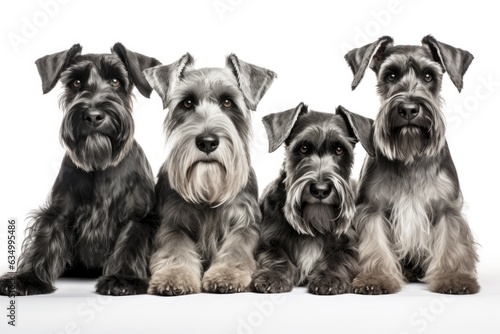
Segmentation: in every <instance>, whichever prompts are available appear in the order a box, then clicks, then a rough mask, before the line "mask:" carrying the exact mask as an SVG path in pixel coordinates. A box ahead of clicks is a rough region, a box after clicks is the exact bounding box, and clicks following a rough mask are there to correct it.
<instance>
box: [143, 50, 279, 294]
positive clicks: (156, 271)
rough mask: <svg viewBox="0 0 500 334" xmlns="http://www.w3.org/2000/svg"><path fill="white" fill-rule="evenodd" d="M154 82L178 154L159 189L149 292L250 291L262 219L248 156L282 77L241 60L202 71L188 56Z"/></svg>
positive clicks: (156, 71) (149, 73) (158, 70)
mask: <svg viewBox="0 0 500 334" xmlns="http://www.w3.org/2000/svg"><path fill="white" fill-rule="evenodd" d="M145 75H146V78H147V79H148V81H149V83H150V84H151V85H152V86H153V88H154V89H155V91H156V92H158V93H159V94H160V96H161V97H162V100H163V105H164V107H168V108H169V110H168V114H167V116H166V118H165V132H166V136H167V146H168V151H169V155H168V157H167V159H166V161H165V163H164V164H163V166H162V167H161V169H160V172H159V174H158V182H157V185H156V201H157V214H158V216H159V218H160V224H161V226H160V228H159V230H158V233H157V235H156V239H155V253H154V255H153V257H152V260H151V265H150V268H151V273H152V277H151V280H150V284H149V290H148V292H149V293H150V294H157V295H182V294H189V293H197V292H200V291H202V290H203V291H207V292H218V293H233V292H241V291H246V290H248V287H249V286H250V281H251V276H252V274H253V272H254V270H255V267H256V265H255V259H254V252H255V247H256V245H257V239H258V225H259V223H260V220H261V214H260V211H259V207H258V202H257V196H258V191H257V179H256V177H255V173H254V171H253V168H252V167H251V163H250V154H249V142H250V138H251V110H250V109H255V107H256V106H257V103H258V102H259V101H260V98H261V97H262V96H263V95H264V93H265V91H266V90H267V89H268V88H269V85H270V84H271V82H272V80H273V79H274V77H275V74H274V73H273V72H272V71H269V70H266V69H263V68H261V67H258V66H255V65H251V64H248V63H245V62H243V61H241V60H239V59H238V58H237V57H236V56H235V55H230V56H229V57H228V58H227V61H226V67H225V68H202V69H195V68H194V67H193V59H192V57H191V56H190V55H189V54H186V55H184V56H183V57H182V58H181V59H179V60H178V61H177V62H174V63H172V64H170V65H166V66H158V67H155V68H152V69H149V70H146V71H145ZM200 138H202V139H200ZM203 138H204V139H207V140H210V145H213V146H211V147H212V148H213V149H211V150H208V146H205V145H208V144H207V143H205V142H204V141H203V140H204V139H203Z"/></svg>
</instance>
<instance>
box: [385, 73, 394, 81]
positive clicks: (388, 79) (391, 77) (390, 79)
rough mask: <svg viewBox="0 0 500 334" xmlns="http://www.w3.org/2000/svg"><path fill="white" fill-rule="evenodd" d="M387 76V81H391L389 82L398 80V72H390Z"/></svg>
mask: <svg viewBox="0 0 500 334" xmlns="http://www.w3.org/2000/svg"><path fill="white" fill-rule="evenodd" d="M385 78H386V79H387V81H389V82H394V81H396V79H397V76H396V74H394V73H389V74H387V76H386V77H385Z"/></svg>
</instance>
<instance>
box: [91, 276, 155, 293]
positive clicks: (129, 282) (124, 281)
mask: <svg viewBox="0 0 500 334" xmlns="http://www.w3.org/2000/svg"><path fill="white" fill-rule="evenodd" d="M95 289H96V291H97V293H99V294H101V295H112V296H128V295H142V294H145V293H146V292H147V290H148V281H147V280H145V279H142V278H138V277H133V276H120V275H108V276H102V277H100V278H99V279H98V280H97V284H96V286H95Z"/></svg>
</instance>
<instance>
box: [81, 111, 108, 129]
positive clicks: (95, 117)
mask: <svg viewBox="0 0 500 334" xmlns="http://www.w3.org/2000/svg"><path fill="white" fill-rule="evenodd" d="M104 118H105V116H104V113H103V112H102V111H99V110H88V111H86V112H85V114H84V115H83V120H84V121H85V122H87V124H88V125H90V126H93V127H95V128H97V127H98V126H99V125H101V124H102V122H104Z"/></svg>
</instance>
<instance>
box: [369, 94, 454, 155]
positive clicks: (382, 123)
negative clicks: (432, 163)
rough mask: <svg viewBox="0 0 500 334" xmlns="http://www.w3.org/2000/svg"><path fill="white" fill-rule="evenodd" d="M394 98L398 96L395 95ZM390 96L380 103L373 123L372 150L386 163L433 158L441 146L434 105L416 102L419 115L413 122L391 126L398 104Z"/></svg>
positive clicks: (441, 124) (440, 121)
mask: <svg viewBox="0 0 500 334" xmlns="http://www.w3.org/2000/svg"><path fill="white" fill-rule="evenodd" d="M396 97H398V96H396ZM396 97H392V98H391V99H389V100H386V101H385V102H383V103H382V108H381V110H380V113H379V115H378V116H377V118H376V120H375V124H374V144H375V147H376V148H377V149H378V150H379V151H380V152H381V153H382V155H384V156H385V157H386V158H388V159H389V160H398V161H402V162H404V163H405V164H410V163H413V162H414V161H416V160H419V159H421V158H432V157H434V156H436V155H437V154H438V153H439V152H440V151H441V150H442V148H443V147H444V144H445V136H444V133H445V122H444V119H443V115H442V113H441V112H439V110H437V106H434V105H432V104H431V103H430V102H428V101H425V100H423V101H420V103H419V104H420V106H421V113H423V115H420V116H418V117H420V119H419V121H418V122H416V123H413V122H411V123H408V124H398V125H394V124H393V122H394V120H393V119H391V116H392V117H395V118H396V119H398V117H400V116H399V115H396V114H397V105H398V104H399V103H400V102H401V101H399V100H398V99H397V98H396Z"/></svg>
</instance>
